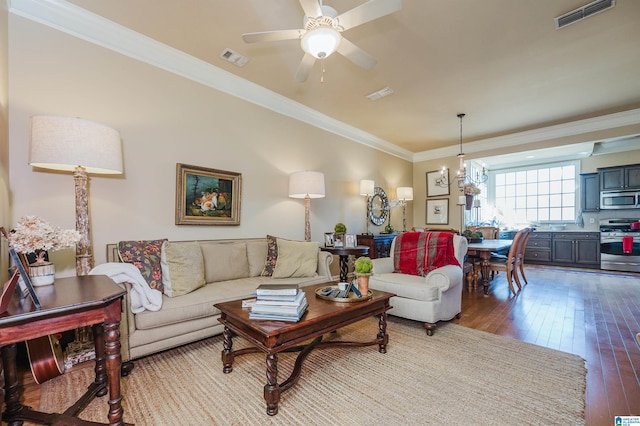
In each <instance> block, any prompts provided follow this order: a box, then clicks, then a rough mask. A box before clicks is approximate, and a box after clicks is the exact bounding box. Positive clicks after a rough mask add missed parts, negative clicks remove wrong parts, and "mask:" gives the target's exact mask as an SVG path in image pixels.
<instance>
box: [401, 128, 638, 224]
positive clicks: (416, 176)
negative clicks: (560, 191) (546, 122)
mask: <svg viewBox="0 0 640 426" xmlns="http://www.w3.org/2000/svg"><path fill="white" fill-rule="evenodd" d="M586 137H588V136H586ZM580 142H584V140H582V141H580ZM528 149H531V147H528ZM509 152H514V151H513V148H505V149H503V150H501V151H499V152H497V153H496V155H501V154H506V153H509ZM482 156H485V153H482ZM636 163H640V147H639V149H637V150H633V151H627V152H621V153H615V154H605V155H594V156H591V157H587V158H583V159H581V160H580V173H590V172H595V171H596V170H597V168H598V167H609V166H619V165H622V164H636ZM443 166H444V167H447V168H449V173H450V176H449V177H450V178H451V179H452V180H453V179H454V178H455V171H456V170H458V158H457V157H455V156H452V157H450V158H438V159H435V160H430V161H422V162H419V163H415V164H414V168H413V182H414V202H413V203H414V204H413V218H414V219H413V220H414V224H413V226H424V220H425V211H426V207H425V205H426V203H425V200H426V173H428V172H432V171H434V170H440V169H441V168H442V167H443ZM459 195H461V193H460V191H458V189H457V186H456V185H455V183H454V184H453V185H452V186H451V191H450V195H449V196H448V198H449V224H448V226H451V227H453V228H456V229H459V228H460V223H461V222H460V220H461V215H462V209H461V208H460V207H459V206H457V205H456V203H457V202H458V196H459ZM625 213H626V214H627V215H628V214H629V213H628V212H627V211H624V212H623V213H619V214H621V215H624V214H625ZM605 214H609V215H610V214H611V212H607V213H605ZM587 216H588V218H594V219H595V223H597V219H598V217H599V215H597V214H593V213H591V214H588V215H586V216H585V219H587ZM594 225H595V224H594ZM443 226H444V225H443ZM592 228H593V227H592Z"/></svg>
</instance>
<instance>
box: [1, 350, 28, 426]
mask: <svg viewBox="0 0 640 426" xmlns="http://www.w3.org/2000/svg"><path fill="white" fill-rule="evenodd" d="M0 350H1V351H2V367H3V368H4V402H5V407H6V408H5V411H4V413H2V417H3V419H8V418H13V416H15V415H16V414H18V413H20V412H21V411H22V410H23V409H24V408H25V407H24V406H23V405H22V404H20V388H19V385H18V374H17V371H16V355H17V352H18V349H17V346H16V344H15V343H12V344H10V345H6V346H3V347H2V349H0ZM8 424H9V426H19V425H22V421H14V422H9V423H8Z"/></svg>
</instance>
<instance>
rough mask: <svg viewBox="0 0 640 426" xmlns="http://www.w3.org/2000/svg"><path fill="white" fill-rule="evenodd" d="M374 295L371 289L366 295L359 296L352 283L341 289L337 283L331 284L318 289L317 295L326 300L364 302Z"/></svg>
mask: <svg viewBox="0 0 640 426" xmlns="http://www.w3.org/2000/svg"><path fill="white" fill-rule="evenodd" d="M372 296H373V293H372V292H371V290H369V292H368V294H367V295H366V296H364V295H363V296H362V297H358V296H357V295H356V293H354V291H353V290H352V286H351V284H350V285H349V286H348V287H347V289H346V290H340V288H339V287H338V286H337V285H329V286H324V287H319V288H317V289H316V297H318V298H320V299H324V300H330V301H332V302H343V303H353V302H364V301H365V300H369V299H371V297H372Z"/></svg>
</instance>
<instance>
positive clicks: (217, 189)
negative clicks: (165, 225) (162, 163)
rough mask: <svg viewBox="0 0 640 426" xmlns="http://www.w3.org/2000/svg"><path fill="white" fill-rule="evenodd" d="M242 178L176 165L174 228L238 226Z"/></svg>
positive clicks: (240, 176)
mask: <svg viewBox="0 0 640 426" xmlns="http://www.w3.org/2000/svg"><path fill="white" fill-rule="evenodd" d="M241 196H242V175H241V174H240V173H236V172H229V171H225V170H218V169H209V168H206V167H200V166H191V165H188V164H181V163H177V164H176V225H240V202H241Z"/></svg>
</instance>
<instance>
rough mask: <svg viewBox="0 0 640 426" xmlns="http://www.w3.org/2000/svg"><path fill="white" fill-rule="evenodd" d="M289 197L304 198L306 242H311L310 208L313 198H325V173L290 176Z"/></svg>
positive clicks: (307, 172) (304, 172)
mask: <svg viewBox="0 0 640 426" xmlns="http://www.w3.org/2000/svg"><path fill="white" fill-rule="evenodd" d="M289 197H291V198H304V240H305V241H311V224H310V222H309V207H310V204H311V202H310V200H311V198H324V173H321V172H310V171H303V172H295V173H292V174H291V175H290V176H289Z"/></svg>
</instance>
